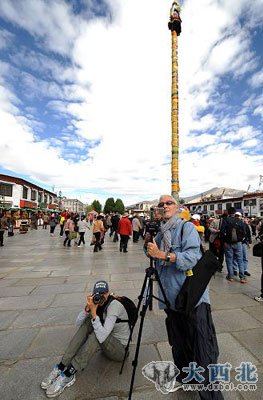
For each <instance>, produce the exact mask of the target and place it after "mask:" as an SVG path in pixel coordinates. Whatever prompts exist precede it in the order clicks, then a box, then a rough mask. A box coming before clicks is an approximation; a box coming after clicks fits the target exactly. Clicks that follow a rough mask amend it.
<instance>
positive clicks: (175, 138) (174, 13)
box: [168, 1, 181, 203]
mask: <svg viewBox="0 0 263 400" xmlns="http://www.w3.org/2000/svg"><path fill="white" fill-rule="evenodd" d="M168 28H169V29H170V31H171V36H172V93H171V122H172V143H171V144H172V160H171V173H172V179H171V183H172V190H171V192H172V196H173V197H174V198H175V199H176V200H177V201H178V203H179V191H180V187H179V123H178V119H179V97H178V51H177V37H178V36H179V35H180V33H181V18H180V5H179V3H178V2H177V1H174V2H173V4H172V7H171V10H170V21H169V23H168Z"/></svg>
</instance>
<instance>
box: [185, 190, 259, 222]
mask: <svg viewBox="0 0 263 400" xmlns="http://www.w3.org/2000/svg"><path fill="white" fill-rule="evenodd" d="M185 205H186V206H187V207H188V208H189V210H190V212H191V213H192V214H193V213H200V214H203V215H207V216H209V217H214V216H220V215H222V214H223V213H224V211H225V210H227V209H228V208H230V207H235V209H236V211H239V212H241V213H242V214H243V215H244V216H249V217H263V192H259V191H257V192H251V193H244V194H243V195H242V196H239V197H232V198H224V197H223V196H221V197H220V196H218V197H215V196H208V197H204V198H202V199H200V200H198V201H196V200H193V201H189V202H188V203H186V204H185Z"/></svg>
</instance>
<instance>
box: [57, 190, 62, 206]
mask: <svg viewBox="0 0 263 400" xmlns="http://www.w3.org/2000/svg"><path fill="white" fill-rule="evenodd" d="M61 198H62V192H61V190H60V191H59V192H58V199H59V201H58V208H59V211H61Z"/></svg>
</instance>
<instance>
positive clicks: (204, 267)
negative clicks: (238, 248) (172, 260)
mask: <svg viewBox="0 0 263 400" xmlns="http://www.w3.org/2000/svg"><path fill="white" fill-rule="evenodd" d="M182 236H183V227H182V232H181V238H182ZM200 248H201V251H202V253H203V255H202V257H201V258H200V260H199V261H198V262H197V264H196V265H195V266H194V267H193V269H192V270H193V275H192V276H187V277H186V279H185V281H184V283H183V286H182V287H181V290H180V292H179V293H178V295H177V297H176V299H175V311H176V312H179V313H181V314H185V315H188V314H190V313H191V311H193V310H194V308H195V306H196V305H197V303H198V302H199V300H200V298H201V297H202V295H203V293H204V291H205V289H206V287H207V285H208V283H209V282H210V280H211V278H212V276H213V275H214V274H215V273H216V271H217V270H218V269H221V268H222V266H221V264H220V262H219V261H218V259H217V258H216V256H215V255H214V254H213V253H212V252H211V251H210V250H207V251H204V250H203V248H202V245H201V246H200Z"/></svg>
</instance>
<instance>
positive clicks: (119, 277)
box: [111, 271, 144, 282]
mask: <svg viewBox="0 0 263 400" xmlns="http://www.w3.org/2000/svg"><path fill="white" fill-rule="evenodd" d="M140 279H142V282H143V279H144V273H143V271H142V273H132V272H131V273H129V274H111V280H112V282H120V281H134V280H140Z"/></svg>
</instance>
